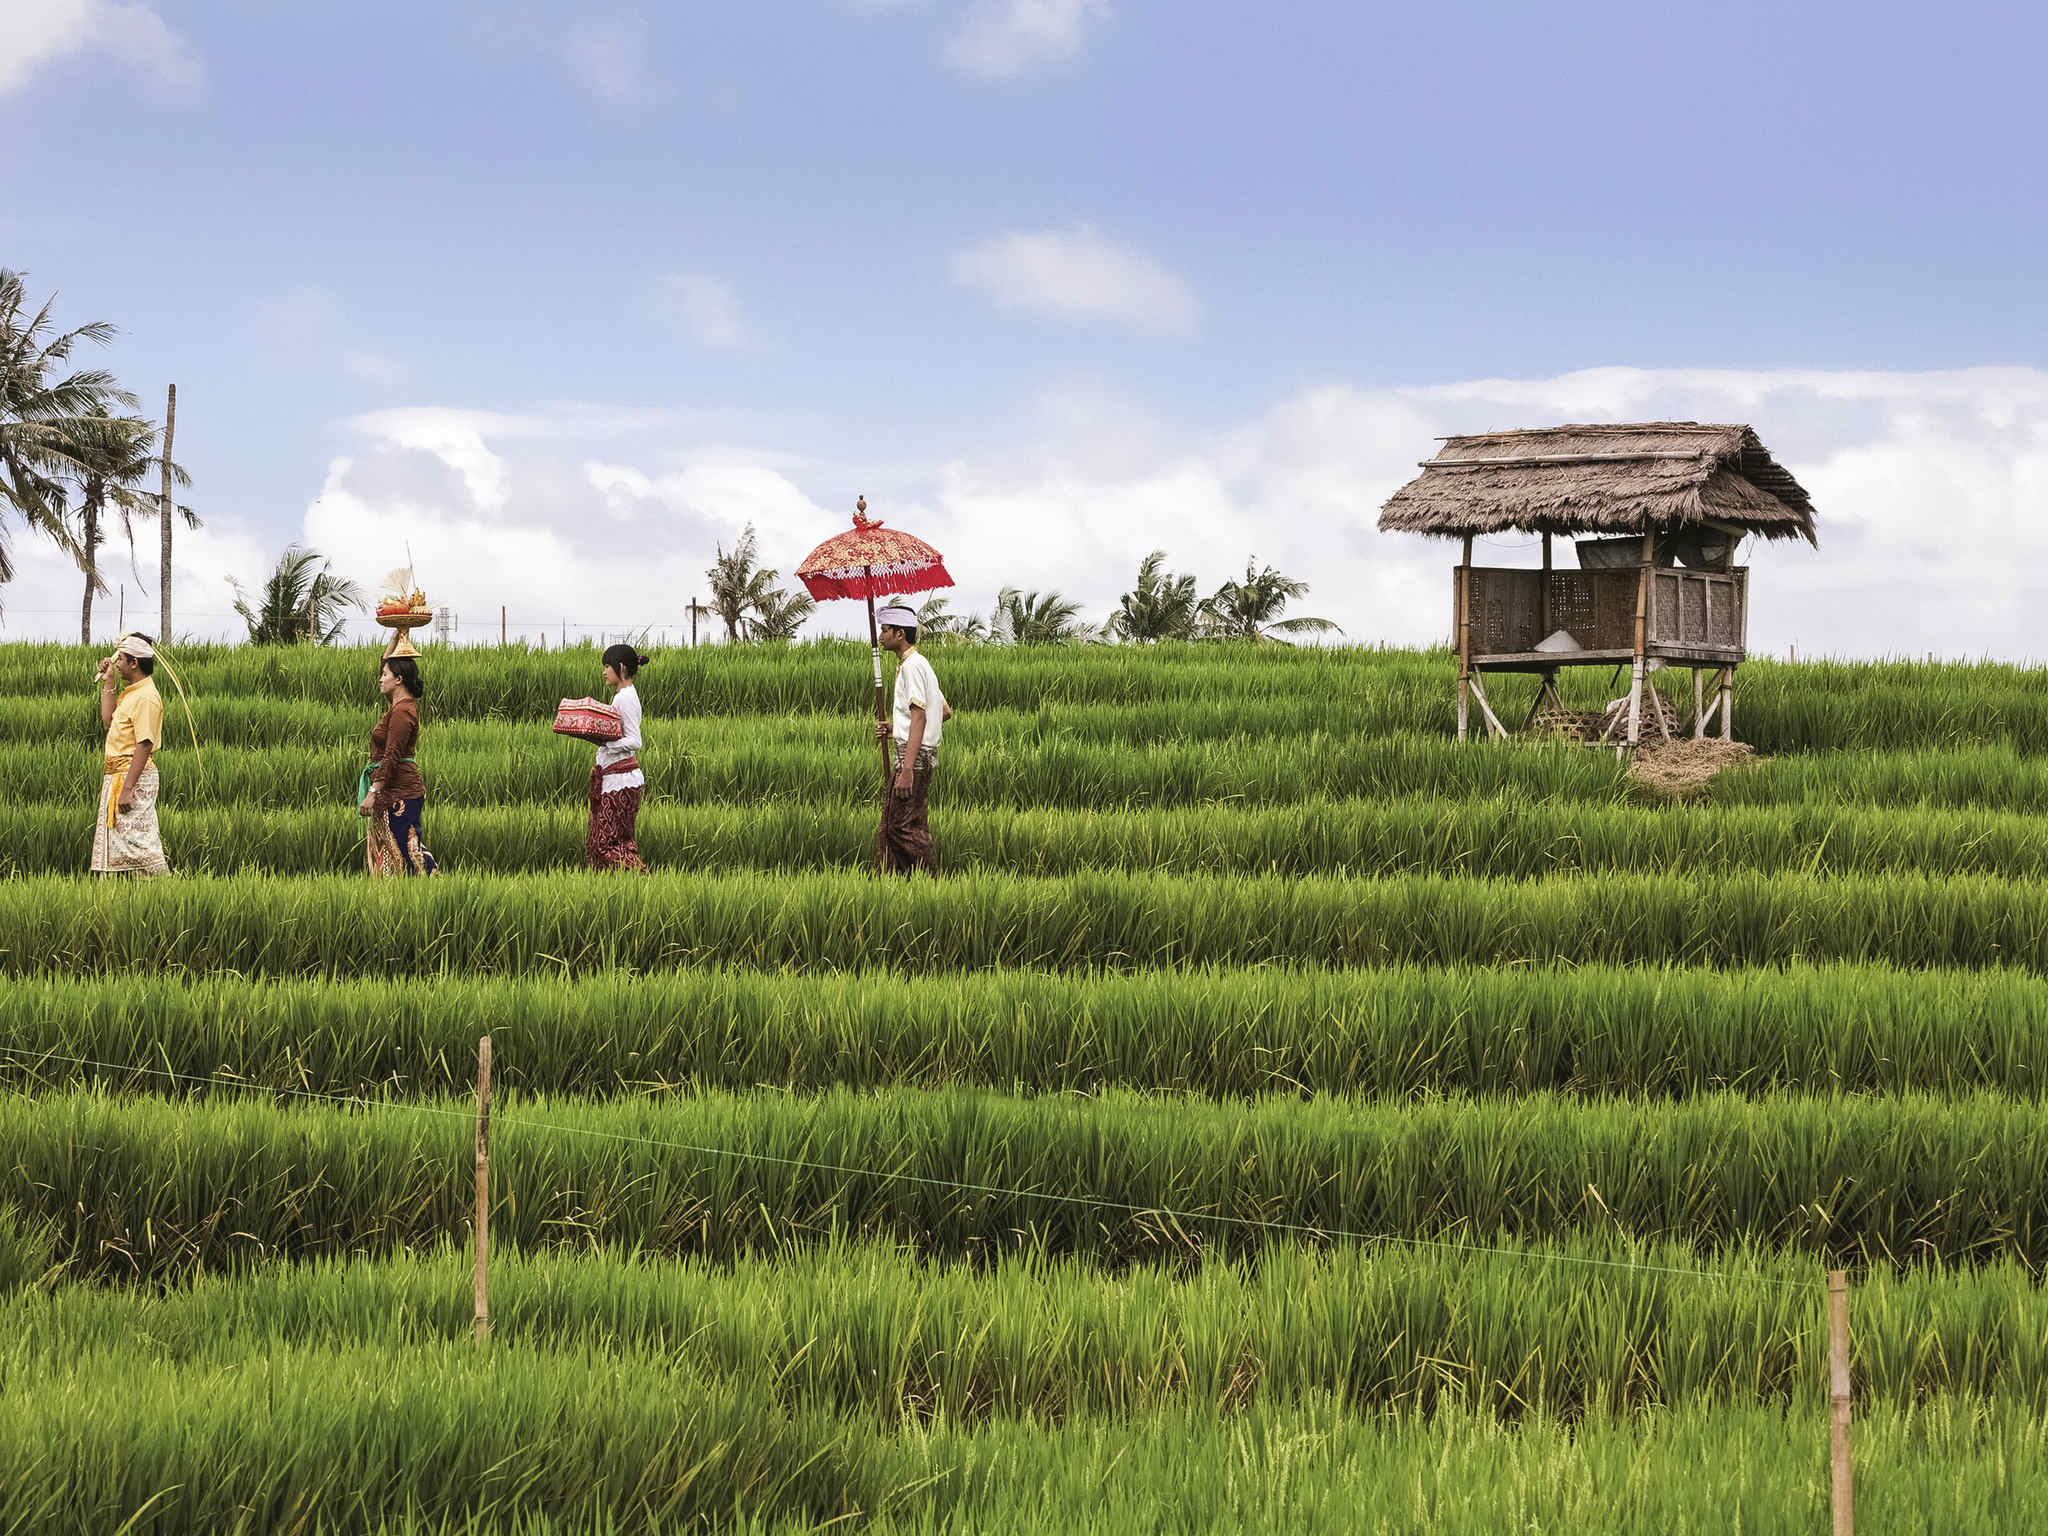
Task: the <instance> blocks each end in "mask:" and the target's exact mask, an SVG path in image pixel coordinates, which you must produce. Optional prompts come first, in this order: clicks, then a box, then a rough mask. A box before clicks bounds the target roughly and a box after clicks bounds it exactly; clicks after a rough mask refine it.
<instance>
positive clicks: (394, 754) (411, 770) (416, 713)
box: [370, 690, 427, 804]
mask: <svg viewBox="0 0 2048 1536" xmlns="http://www.w3.org/2000/svg"><path fill="white" fill-rule="evenodd" d="M419 744H420V703H419V700H418V699H415V698H413V697H412V696H411V695H410V694H407V693H406V692H404V691H403V690H400V692H399V693H398V695H397V697H395V698H394V699H393V700H392V701H391V707H390V708H389V709H387V710H385V711H384V714H383V717H382V718H381V719H380V720H378V722H377V728H376V729H375V730H373V731H371V732H370V760H371V761H372V762H374V763H376V764H377V768H376V771H375V772H373V773H372V774H371V775H370V788H371V790H372V792H374V793H375V794H376V796H377V798H378V799H379V800H381V801H383V802H385V803H386V804H389V803H390V802H391V801H393V800H415V799H418V798H419V797H420V796H422V795H424V794H425V793H426V792H427V784H426V780H424V779H422V778H421V777H420V770H419V765H418V764H417V763H401V762H399V761H398V759H399V758H401V757H411V756H412V755H413V754H414V753H415V752H416V751H417V750H418V749H419Z"/></svg>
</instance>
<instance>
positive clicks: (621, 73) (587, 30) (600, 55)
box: [567, 17, 654, 103]
mask: <svg viewBox="0 0 2048 1536" xmlns="http://www.w3.org/2000/svg"><path fill="white" fill-rule="evenodd" d="M646 60H647V31H646V28H645V27H643V26H642V25H641V24H640V22H639V21H638V20H637V19H635V18H631V17H613V18H610V19H607V20H593V21H586V22H584V23H583V24H582V25H580V26H578V27H577V28H576V30H575V31H573V32H571V33H570V34H569V39H568V54H567V63H568V66H569V72H570V74H571V75H573V76H574V78H575V80H576V82H577V83H578V84H579V85H581V86H582V87H583V88H584V89H585V90H587V91H589V92H590V93H591V94H592V95H593V96H595V97H597V98H598V99H599V100H600V101H607V102H614V103H624V102H634V101H644V100H646V99H647V98H648V97H649V96H651V95H653V94H654V92H653V87H652V83H651V82H650V81H649V80H648V78H647V72H646Z"/></svg>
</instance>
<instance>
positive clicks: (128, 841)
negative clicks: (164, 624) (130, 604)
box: [92, 635, 171, 875]
mask: <svg viewBox="0 0 2048 1536" xmlns="http://www.w3.org/2000/svg"><path fill="white" fill-rule="evenodd" d="M155 671H156V647H155V645H154V644H153V643H152V642H151V641H150V638H149V636H147V635H123V636H122V637H121V642H120V644H118V645H116V646H115V647H114V654H113V655H111V656H109V657H108V658H107V659H106V660H105V661H103V662H101V663H100V724H102V725H104V726H105V727H106V728H107V748H106V769H105V772H104V774H103V775H102V776H101V778H100V813H99V818H98V820H97V821H96V822H95V823H94V824H93V834H92V869H93V873H94V874H96V875H167V874H169V873H170V872H171V867H170V865H169V864H168V863H166V862H165V860H164V844H163V837H162V835H161V834H160V833H159V832H158V831H157V825H156V749H157V747H158V745H159V744H160V743H161V742H162V740H163V734H164V701H163V700H162V699H161V698H160V697H158V695H157V691H156V682H155V679H154V678H152V677H151V675H150V674H151V673H153V672H155Z"/></svg>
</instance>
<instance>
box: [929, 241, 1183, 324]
mask: <svg viewBox="0 0 2048 1536" xmlns="http://www.w3.org/2000/svg"><path fill="white" fill-rule="evenodd" d="M953 277H954V280H955V281H956V282H959V283H962V284H964V285H966V286H967V287H970V288H978V289H980V290H981V291H982V292H984V293H986V294H987V295H988V296H989V297H990V298H992V299H994V300H995V302H996V303H997V304H999V305H1001V306H1002V307H1003V308H1005V309H1025V310H1032V311H1035V312H1037V313H1040V314H1048V315H1060V316H1063V317H1065V318H1068V319H1083V320H1098V319H1099V320H1114V321H1117V322H1119V323H1121V324H1124V325H1129V326H1133V327H1135V328H1137V329H1139V330H1145V331H1154V332H1158V333H1161V334H1174V335H1184V334H1186V333H1187V332H1189V331H1192V330H1193V329H1194V327H1195V320H1196V315H1197V305H1196V303H1195V295H1194V290H1193V289H1191V288H1190V287H1189V286H1188V285H1187V283H1186V282H1185V281H1183V280H1182V279H1181V278H1180V277H1179V276H1177V275H1176V274H1175V273H1173V272H1171V271H1169V270H1168V269H1167V268H1166V267H1164V266H1162V265H1161V264H1160V263H1159V262H1157V261H1155V260H1153V259H1152V258H1151V257H1150V256H1147V255H1146V254H1145V253H1144V252H1143V251H1140V250H1137V249H1135V248H1133V247H1131V246H1128V245H1124V244H1122V243H1120V242H1118V241H1115V240H1111V239H1110V238H1108V237H1107V236H1106V235H1103V234H1101V233H1099V232H1098V231H1096V230H1095V229H1093V228H1091V227H1089V226H1087V225H1082V226H1081V227H1080V228H1078V229H1071V230H1045V231H1041V232H1039V233H1037V234H1021V233H1020V234H1009V235H999V236H997V237H996V238H995V239H993V240H984V241H983V242H981V244H979V245H975V246H971V247H969V248H968V249H967V250H964V251H961V252H960V253H959V254H958V255H956V256H955V257H954V258H953Z"/></svg>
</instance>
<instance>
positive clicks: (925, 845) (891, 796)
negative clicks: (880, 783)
mask: <svg viewBox="0 0 2048 1536" xmlns="http://www.w3.org/2000/svg"><path fill="white" fill-rule="evenodd" d="M903 745H904V744H903V743H902V742H900V741H899V742H897V743H896V744H895V747H896V752H895V760H894V762H893V763H892V764H891V765H890V770H889V786H888V788H886V789H885V790H883V791H882V826H881V830H880V831H878V832H877V833H876V834H875V872H876V873H877V874H883V875H908V874H911V873H913V872H914V871H917V870H920V869H921V870H923V871H924V872H925V873H926V874H930V875H936V874H937V873H938V872H939V855H938V850H937V849H936V848H934V847H933V846H932V832H931V827H930V825H929V824H928V823H927V821H926V811H925V797H926V796H927V795H928V794H930V792H931V787H932V775H933V774H934V773H936V772H937V771H938V766H939V755H938V754H937V753H936V752H932V751H928V750H921V751H919V753H918V754H917V761H916V763H915V764H913V765H912V768H911V774H910V793H909V794H908V795H898V794H897V793H896V776H897V774H898V773H900V772H902V769H903Z"/></svg>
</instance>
